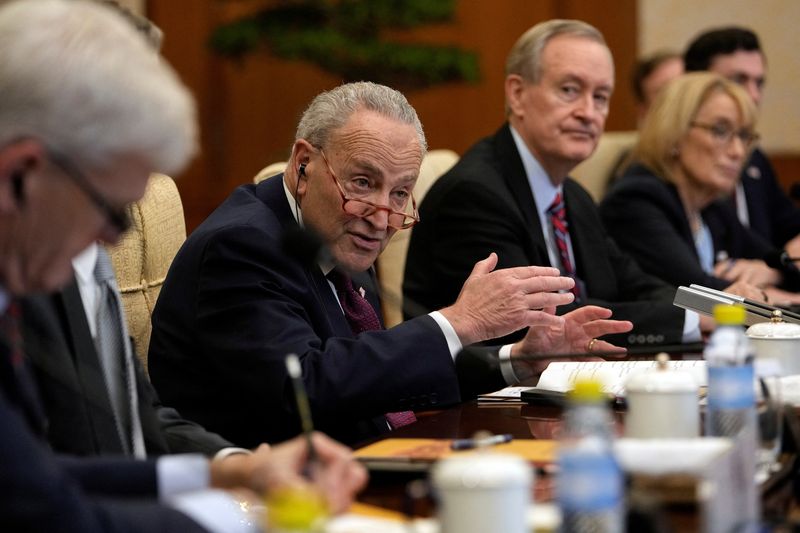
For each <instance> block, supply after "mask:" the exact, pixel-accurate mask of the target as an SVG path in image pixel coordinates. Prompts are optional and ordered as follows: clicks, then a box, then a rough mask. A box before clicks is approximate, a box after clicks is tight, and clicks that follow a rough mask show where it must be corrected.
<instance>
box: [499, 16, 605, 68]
mask: <svg viewBox="0 0 800 533" xmlns="http://www.w3.org/2000/svg"><path fill="white" fill-rule="evenodd" d="M559 35H571V36H574V37H584V38H586V39H590V40H592V41H595V42H598V43H600V44H602V45H603V46H606V47H607V46H608V45H607V44H606V40H605V39H604V38H603V34H602V33H600V31H599V30H598V29H597V28H595V27H594V26H592V25H591V24H587V23H586V22H583V21H581V20H568V19H553V20H548V21H545V22H540V23H539V24H537V25H536V26H534V27H532V28H531V29H529V30H528V31H526V32H525V33H523V34H522V36H521V37H520V38H519V39H517V42H516V43H515V44H514V46H513V47H512V48H511V52H509V53H508V58H507V59H506V76H508V75H509V74H518V75H520V76H522V78H523V79H525V80H527V81H529V82H531V83H538V82H539V79H540V77H541V75H542V52H543V51H544V47H545V45H547V43H548V42H549V41H550V39H552V38H553V37H557V36H559Z"/></svg>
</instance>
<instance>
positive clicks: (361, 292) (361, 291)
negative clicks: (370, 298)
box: [358, 287, 367, 298]
mask: <svg viewBox="0 0 800 533" xmlns="http://www.w3.org/2000/svg"><path fill="white" fill-rule="evenodd" d="M358 294H360V295H361V297H362V298H366V296H365V295H366V294H367V291H365V290H364V287H359V288H358Z"/></svg>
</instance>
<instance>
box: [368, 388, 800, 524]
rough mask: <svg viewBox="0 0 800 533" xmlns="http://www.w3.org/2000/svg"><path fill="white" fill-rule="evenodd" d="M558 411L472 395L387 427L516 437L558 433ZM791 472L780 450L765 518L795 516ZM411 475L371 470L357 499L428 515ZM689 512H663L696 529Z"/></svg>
mask: <svg viewBox="0 0 800 533" xmlns="http://www.w3.org/2000/svg"><path fill="white" fill-rule="evenodd" d="M561 414H562V410H561V409H560V408H559V407H553V406H545V405H525V404H523V405H483V404H481V405H479V404H478V402H477V401H472V402H467V403H463V404H460V405H457V406H454V407H452V408H449V409H446V410H443V411H436V412H429V413H422V414H420V415H419V416H418V421H417V422H416V423H414V424H411V425H409V426H406V427H403V428H400V429H398V430H396V431H394V432H392V434H391V438H436V439H456V438H470V437H472V436H474V434H475V433H476V432H477V431H482V430H487V431H490V432H492V433H494V434H502V433H510V434H511V435H513V436H514V438H515V439H557V438H558V436H559V432H560V431H561V427H562V420H561ZM615 417H616V420H617V422H618V423H619V424H620V425H621V424H622V423H623V421H624V412H623V411H616V412H615ZM794 473H795V457H794V456H791V457H789V456H785V457H784V458H783V461H782V468H781V471H780V472H778V473H777V474H776V475H775V476H774V479H770V480H769V481H768V482H766V483H765V484H764V485H763V486H762V496H763V499H762V501H763V504H762V510H763V513H762V514H763V516H765V517H766V519H767V520H768V521H770V522H775V521H781V522H786V521H793V522H795V521H796V518H794V517H795V514H796V512H795V508H796V507H797V506H796V504H795V498H794V494H793V491H794V483H793V481H794V480H793V478H794ZM415 478H416V479H426V474H425V473H416V474H415V473H408V472H403V473H398V472H381V471H371V472H370V482H369V485H368V487H367V488H366V489H365V491H364V492H363V493H362V494H361V495H360V497H359V501H361V502H362V503H367V504H371V505H376V506H379V507H384V508H388V509H393V510H396V511H403V512H406V513H409V514H415V515H422V516H428V515H430V514H432V513H433V503H432V501H430V500H423V502H422V503H421V504H420V503H419V502H417V503H415V504H414V505H413V506H412V505H411V504H410V503H409V498H408V497H407V495H406V492H407V487H408V485H409V483H410V482H411V481H412V480H414V479H415ZM536 479H537V483H536V485H537V486H536V490H535V498H536V501H548V500H550V499H552V487H553V481H554V480H553V476H552V475H549V474H548V473H547V471H546V470H542V469H539V471H538V472H537V477H536ZM694 513H696V509H694V508H693V509H688V508H685V509H680V508H679V509H677V510H676V509H672V508H670V509H669V510H668V511H667V516H668V521H669V523H670V525H671V526H672V527H671V529H672V530H673V531H691V530H696V529H697V516H696V514H694ZM789 530H790V529H786V531H789ZM776 531H783V529H776Z"/></svg>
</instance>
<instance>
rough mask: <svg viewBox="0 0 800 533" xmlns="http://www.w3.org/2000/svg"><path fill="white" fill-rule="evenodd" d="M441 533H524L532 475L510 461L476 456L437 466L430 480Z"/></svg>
mask: <svg viewBox="0 0 800 533" xmlns="http://www.w3.org/2000/svg"><path fill="white" fill-rule="evenodd" d="M431 476H432V480H433V486H434V487H435V488H436V491H437V493H438V497H439V505H438V507H439V509H438V515H439V522H440V524H441V533H484V532H486V531H502V532H503V533H527V532H528V529H527V525H526V514H527V512H528V507H529V506H530V504H531V485H532V483H533V470H532V468H531V465H530V464H528V463H527V462H526V461H525V460H523V459H522V458H520V457H517V456H514V455H508V454H503V453H494V452H491V451H489V450H481V451H478V452H475V453H468V454H457V455H453V456H450V457H448V458H446V459H442V460H441V461H439V462H438V463H437V464H436V466H434V468H433V472H432V474H431Z"/></svg>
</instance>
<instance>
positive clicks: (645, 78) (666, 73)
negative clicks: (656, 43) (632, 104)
mask: <svg viewBox="0 0 800 533" xmlns="http://www.w3.org/2000/svg"><path fill="white" fill-rule="evenodd" d="M681 74H683V57H682V56H681V55H680V54H679V53H678V52H673V51H672V50H660V51H658V52H655V53H652V54H650V55H647V56H644V57H642V58H640V59H639V60H638V61H637V62H636V65H635V67H634V69H633V73H632V75H631V86H632V88H633V95H634V97H635V98H636V113H637V121H638V124H639V127H641V125H642V123H643V122H644V118H645V116H646V115H647V111H648V110H649V109H650V106H651V105H652V104H653V101H654V100H655V98H656V96H658V93H659V92H660V91H661V89H663V88H664V86H665V85H667V84H668V83H669V82H671V81H672V80H674V79H675V78H677V77H678V76H680V75H681Z"/></svg>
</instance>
